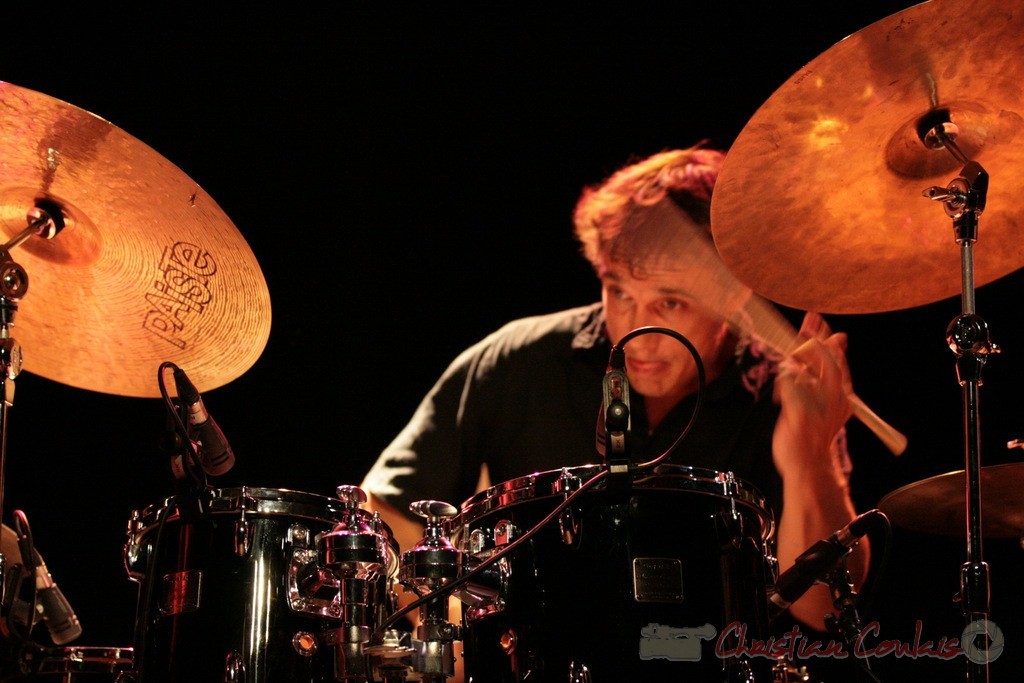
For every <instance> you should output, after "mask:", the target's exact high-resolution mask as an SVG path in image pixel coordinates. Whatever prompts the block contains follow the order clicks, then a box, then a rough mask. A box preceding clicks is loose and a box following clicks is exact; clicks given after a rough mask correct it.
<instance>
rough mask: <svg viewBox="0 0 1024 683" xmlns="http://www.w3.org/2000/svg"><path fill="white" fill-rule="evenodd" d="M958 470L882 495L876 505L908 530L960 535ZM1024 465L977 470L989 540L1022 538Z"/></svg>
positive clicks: (961, 474) (962, 517)
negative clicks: (979, 471) (979, 477)
mask: <svg viewBox="0 0 1024 683" xmlns="http://www.w3.org/2000/svg"><path fill="white" fill-rule="evenodd" d="M965 491H966V483H965V477H964V471H963V470H957V471H956V472H948V473H946V474H940V475H938V476H935V477H930V478H928V479H923V480H921V481H917V482H914V483H913V484H907V485H906V486H904V487H902V488H899V489H896V490H895V491H893V492H892V493H890V494H888V495H886V496H885V497H884V498H882V500H881V501H880V502H879V504H878V509H880V510H881V511H882V512H884V513H885V514H886V515H888V517H889V519H890V520H891V521H892V522H893V523H894V524H898V525H900V526H902V527H906V528H907V529H912V530H914V531H925V532H928V533H933V534H942V535H946V536H964V535H965V534H966V525H967V523H966V521H965V520H966V515H965V513H966V510H965V500H964V493H965ZM1022 491H1024V463H1019V462H1014V463H1009V464H1005V465H992V466H989V467H983V468H981V523H982V526H981V533H982V535H983V536H987V537H990V538H1024V495H1022V493H1021V492H1022Z"/></svg>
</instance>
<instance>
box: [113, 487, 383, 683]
mask: <svg viewBox="0 0 1024 683" xmlns="http://www.w3.org/2000/svg"><path fill="white" fill-rule="evenodd" d="M209 498H210V501H209V502H208V505H207V510H206V512H205V513H203V514H200V515H193V516H190V515H184V516H183V515H182V514H181V510H179V509H178V508H179V505H178V503H176V502H175V499H168V500H167V501H164V503H163V504H162V505H160V506H152V507H150V508H147V509H146V510H145V511H143V512H142V513H135V514H133V522H132V523H131V524H130V531H129V542H128V544H127V545H126V548H125V564H126V568H127V569H128V572H129V576H130V577H132V578H133V579H134V580H137V581H138V582H139V602H138V610H137V615H136V634H135V641H136V642H135V652H136V666H137V668H138V671H137V674H138V678H139V683H156V682H159V683H172V682H173V683H184V682H185V681H200V680H231V679H229V678H226V676H227V671H228V669H229V668H231V667H234V668H236V669H240V670H242V671H244V680H245V681H246V683H270V682H271V681H283V680H287V681H296V682H304V681H308V682H309V683H318V682H320V681H334V680H336V676H335V661H334V658H335V654H336V652H335V649H334V648H333V647H332V644H333V643H335V642H336V636H337V634H339V633H340V632H341V631H340V630H341V629H342V627H343V626H344V624H345V617H346V616H348V615H346V614H345V613H344V609H342V610H338V609H335V608H333V607H332V608H328V607H327V606H325V607H324V608H322V609H318V610H313V612H315V613H313V612H310V611H301V610H296V609H293V606H294V604H295V602H294V600H293V598H294V593H293V591H292V590H291V589H292V588H293V587H294V584H295V583H296V580H295V576H294V571H295V567H296V557H299V556H301V557H306V558H307V559H310V558H311V559H310V561H311V562H312V564H308V565H307V566H314V565H315V566H319V556H320V553H319V552H318V551H317V543H316V542H317V540H318V538H319V537H320V535H322V534H325V533H327V532H330V531H331V530H332V529H333V528H334V527H335V525H336V524H338V523H339V522H341V521H342V520H343V519H345V518H346V515H348V514H351V512H350V511H348V510H346V508H345V506H344V504H343V503H342V502H341V501H339V500H336V499H332V498H327V497H323V496H317V495H314V494H308V493H302V492H298V491H290V490H286V489H269V488H249V487H243V488H239V489H222V490H215V491H212V492H211V493H210V496H209ZM358 513H360V514H363V515H365V516H366V517H367V518H369V513H365V511H358ZM161 518H166V519H164V521H163V522H162V523H161ZM161 524H162V527H163V528H162V530H161ZM381 529H382V530H381V541H382V544H384V545H385V546H386V547H387V552H388V554H389V556H390V557H389V564H391V565H392V566H393V565H394V559H393V558H394V557H396V556H397V545H396V544H395V543H394V541H393V539H392V538H391V534H390V531H389V530H388V529H387V527H386V525H384V524H383V523H381ZM158 539H159V540H158ZM243 539H244V542H243ZM297 552H298V553H302V555H299V556H297V555H296V553H297ZM365 589H366V590H365V591H364V592H365V596H366V597H365V605H361V606H357V607H354V608H352V610H353V611H355V612H357V613H358V616H359V617H360V618H365V620H367V621H368V623H369V624H370V626H371V627H372V626H375V625H376V624H377V623H379V622H380V621H381V620H382V619H383V618H384V616H386V609H385V607H384V605H385V602H386V599H385V596H386V592H387V590H388V589H387V576H386V572H383V571H382V572H381V574H380V575H379V576H378V577H376V578H375V579H372V580H367V585H366V586H365ZM350 592H354V593H358V594H360V595H362V593H361V592H360V591H350ZM335 602H336V601H335ZM302 636H305V637H306V642H308V641H309V639H310V638H312V639H313V640H315V642H316V643H317V646H316V649H315V650H314V651H313V652H311V653H307V654H304V653H303V652H302V651H300V650H301V648H299V647H297V646H296V644H295V643H296V640H297V638H300V637H302Z"/></svg>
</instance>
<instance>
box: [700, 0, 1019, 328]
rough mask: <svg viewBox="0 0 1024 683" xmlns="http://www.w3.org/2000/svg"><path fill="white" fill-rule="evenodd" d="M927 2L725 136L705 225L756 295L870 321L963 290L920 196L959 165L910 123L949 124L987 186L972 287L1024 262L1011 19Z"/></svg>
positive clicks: (876, 27) (851, 43)
mask: <svg viewBox="0 0 1024 683" xmlns="http://www.w3.org/2000/svg"><path fill="white" fill-rule="evenodd" d="M1019 10H1020V8H1019V7H1018V6H1017V5H1016V3H1003V2H999V1H998V0H985V1H984V2H971V3H962V2H952V1H949V0H931V2H926V3H923V4H920V5H915V6H913V7H911V8H909V9H906V10H904V11H902V12H898V13H896V14H893V15H892V16H890V17H888V18H885V19H882V20H880V21H878V22H875V23H874V24H871V25H870V26H868V27H867V28H864V29H862V30H860V31H858V32H857V33H854V34H853V35H851V36H849V37H847V38H845V39H844V40H842V41H840V42H838V43H837V44H835V45H834V46H833V47H831V48H830V49H829V50H827V51H825V52H824V53H822V54H821V55H819V56H818V57H817V58H816V59H814V60H813V61H811V62H810V63H809V64H807V66H805V67H804V68H803V69H801V70H800V71H799V72H797V73H796V74H794V75H793V76H792V77H790V78H789V80H787V81H786V83H785V84H783V85H782V86H781V87H780V88H778V89H777V90H776V91H775V93H774V94H773V95H772V96H771V97H770V98H769V99H768V100H767V101H766V102H765V103H764V104H763V105H762V106H761V107H760V108H759V109H758V110H757V112H756V113H755V114H754V116H753V117H752V118H751V119H750V121H749V122H748V123H747V124H746V126H745V127H744V128H743V130H742V131H741V133H740V135H739V136H738V137H737V139H736V141H735V143H734V144H733V145H732V148H731V149H730V151H729V154H728V156H727V158H726V161H725V164H724V167H723V169H722V172H721V176H720V178H719V180H718V182H717V184H716V186H715V192H714V197H713V199H712V204H711V227H712V232H713V234H714V239H715V244H716V246H717V248H718V250H719V253H720V254H721V256H722V259H723V261H725V263H726V265H727V266H728V267H729V268H730V269H731V270H732V271H733V272H734V273H735V274H736V276H737V277H738V278H739V279H740V280H741V281H742V282H744V283H745V284H747V285H748V286H749V287H751V288H752V289H753V290H755V291H756V292H758V293H759V294H761V295H763V296H765V297H766V298H768V299H771V300H773V301H776V302H778V303H781V304H784V305H786V306H791V307H793V308H798V309H802V310H815V311H819V312H823V313H873V312H880V311H891V310H899V309H904V308H910V307H913V306H919V305H924V304H927V303H931V302H935V301H939V300H942V299H945V298H948V297H951V296H954V295H956V294H959V293H960V292H961V291H962V284H961V282H962V280H961V266H960V257H961V253H960V247H959V246H958V245H957V244H956V242H955V239H954V230H953V227H952V220H951V219H950V218H949V217H948V216H947V215H946V213H945V212H944V211H943V207H942V205H941V204H940V203H938V202H934V201H929V200H928V199H926V198H925V197H923V196H922V192H923V191H924V190H926V189H927V188H929V187H932V186H939V187H943V188H945V187H947V186H948V185H949V183H950V182H951V181H952V180H953V179H954V178H956V177H957V176H958V175H959V173H960V171H961V169H962V168H963V167H964V164H963V163H961V162H960V161H958V160H957V159H956V158H955V157H954V156H953V154H951V153H950V150H948V149H945V148H940V149H929V148H928V147H926V146H925V144H924V143H923V142H922V141H921V137H920V135H919V130H918V129H919V127H928V126H930V125H932V124H934V123H935V122H937V121H941V120H943V119H948V120H949V121H950V122H951V123H953V124H954V125H955V126H956V127H957V128H958V129H959V135H958V137H957V138H956V140H955V142H956V145H957V147H959V149H960V150H961V151H962V152H963V155H964V156H965V157H966V158H967V159H969V160H972V161H976V162H978V163H980V164H981V166H982V167H983V168H984V169H985V170H986V171H987V172H988V174H989V176H990V178H991V191H990V192H989V193H988V205H987V207H986V209H985V211H984V213H983V214H982V215H981V218H980V219H979V236H978V241H977V244H976V245H975V248H974V259H975V282H976V284H977V285H978V286H980V285H983V284H986V283H988V282H991V281H993V280H995V279H997V278H1000V277H1002V276H1004V275H1007V274H1008V273H1010V272H1012V271H1014V270H1016V269H1018V268H1020V267H1021V266H1022V265H1024V240H1021V239H1020V234H1021V228H1022V225H1024V207H1022V203H1021V202H1020V198H1019V194H1020V193H1019V192H1017V185H1018V184H1019V183H1018V180H1017V179H1018V178H1019V177H1021V175H1022V173H1024V89H1022V88H1021V85H1020V84H1021V81H1022V80H1024V12H1021V11H1019Z"/></svg>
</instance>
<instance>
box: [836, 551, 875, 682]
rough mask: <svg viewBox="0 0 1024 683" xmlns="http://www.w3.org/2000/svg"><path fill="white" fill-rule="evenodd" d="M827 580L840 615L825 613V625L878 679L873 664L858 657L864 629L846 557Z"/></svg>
mask: <svg viewBox="0 0 1024 683" xmlns="http://www.w3.org/2000/svg"><path fill="white" fill-rule="evenodd" d="M826 580H827V582H828V586H829V588H830V589H831V591H832V606H833V607H835V608H836V609H837V610H839V616H838V617H837V616H836V615H834V614H831V613H830V614H826V615H825V627H826V628H827V629H828V632H829V633H831V634H832V635H833V636H835V637H837V638H840V639H842V641H843V644H844V645H845V646H846V648H847V652H849V653H850V654H852V655H853V658H854V659H855V660H857V661H858V664H859V665H860V666H862V667H864V672H865V673H866V674H867V675H868V676H869V677H870V678H871V680H873V681H877V680H878V679H877V678H876V677H875V675H874V674H873V673H872V672H871V665H870V664H869V663H868V660H867V659H866V658H864V657H857V641H858V639H859V638H860V634H861V632H862V631H863V630H864V627H863V625H862V624H861V621H860V614H858V612H857V592H856V591H855V590H854V589H853V578H852V577H851V576H850V572H849V571H847V569H846V558H845V557H844V558H843V560H842V561H841V562H840V563H839V565H837V566H836V567H835V568H833V569H832V570H831V571H830V572H829V573H828V574H827V575H826Z"/></svg>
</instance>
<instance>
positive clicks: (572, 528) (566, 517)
mask: <svg viewBox="0 0 1024 683" xmlns="http://www.w3.org/2000/svg"><path fill="white" fill-rule="evenodd" d="M558 529H559V531H561V532H562V543H564V544H565V545H575V544H576V541H577V539H578V538H579V533H580V521H579V520H578V519H577V518H576V511H575V510H574V509H573V508H572V506H569V507H567V508H565V509H564V510H562V514H561V515H559V517H558Z"/></svg>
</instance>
